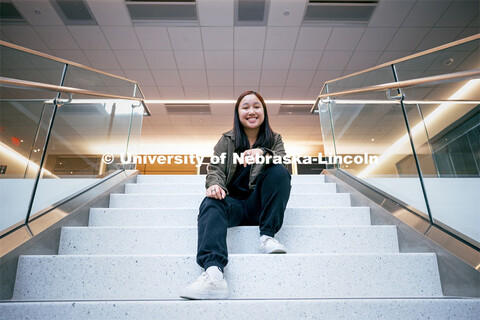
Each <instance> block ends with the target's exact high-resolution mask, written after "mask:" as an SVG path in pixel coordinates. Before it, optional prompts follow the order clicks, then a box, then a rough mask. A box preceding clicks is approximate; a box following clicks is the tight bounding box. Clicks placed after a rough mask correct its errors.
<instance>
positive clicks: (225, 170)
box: [205, 130, 286, 194]
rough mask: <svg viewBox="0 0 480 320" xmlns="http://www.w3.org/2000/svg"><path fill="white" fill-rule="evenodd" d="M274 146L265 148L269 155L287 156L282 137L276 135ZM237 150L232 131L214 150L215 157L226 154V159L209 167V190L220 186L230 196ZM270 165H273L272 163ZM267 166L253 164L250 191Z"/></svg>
mask: <svg viewBox="0 0 480 320" xmlns="http://www.w3.org/2000/svg"><path fill="white" fill-rule="evenodd" d="M273 140H274V141H275V142H274V143H273V146H272V148H271V149H268V148H264V149H265V150H267V153H268V154H270V155H273V156H281V157H283V156H285V155H286V153H285V148H284V146H283V141H282V136H281V135H279V134H277V133H274V136H273ZM234 150H235V141H234V139H233V131H232V130H230V131H228V132H226V133H224V134H223V135H222V137H221V138H220V140H218V142H217V144H216V145H215V148H214V149H213V152H214V155H215V156H218V157H221V155H222V153H225V154H226V158H225V160H224V161H223V163H222V161H220V162H219V163H218V164H213V163H211V162H210V164H209V165H208V167H207V180H206V182H205V187H206V188H207V189H208V188H209V187H211V186H213V185H219V186H220V187H222V189H223V190H225V192H226V193H227V194H228V190H227V185H228V184H229V183H230V181H231V180H232V178H233V176H234V174H235V170H236V169H237V164H235V163H234V162H233V154H234V152H235V151H234ZM270 163H272V162H271V161H270ZM265 166H266V164H252V167H251V169H250V179H249V184H248V187H249V188H250V189H254V188H255V184H256V181H257V178H258V175H259V174H260V173H261V172H262V170H263V169H264V168H265Z"/></svg>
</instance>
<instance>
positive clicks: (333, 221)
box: [89, 207, 370, 227]
mask: <svg viewBox="0 0 480 320" xmlns="http://www.w3.org/2000/svg"><path fill="white" fill-rule="evenodd" d="M197 216H198V207H196V208H195V207H192V208H180V209H177V208H174V209H169V208H163V209H162V208H91V209H90V220H89V225H90V226H98V227H101V226H103V227H106V226H132V227H134V226H196V225H197ZM283 225H284V226H291V225H296V226H305V225H306V226H310V225H317V226H318V225H370V208H368V207H344V208H342V207H331V208H329V207H325V208H287V209H286V210H285V217H284V220H283Z"/></svg>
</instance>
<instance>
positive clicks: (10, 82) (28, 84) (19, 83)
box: [0, 77, 151, 116]
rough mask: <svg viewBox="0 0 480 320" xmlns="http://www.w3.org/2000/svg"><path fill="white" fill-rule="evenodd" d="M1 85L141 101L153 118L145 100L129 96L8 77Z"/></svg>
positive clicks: (0, 81)
mask: <svg viewBox="0 0 480 320" xmlns="http://www.w3.org/2000/svg"><path fill="white" fill-rule="evenodd" d="M0 85H3V86H6V87H11V88H28V89H36V90H43V91H55V92H62V93H67V94H84V95H90V96H95V97H103V98H111V99H122V100H135V101H140V102H141V103H142V105H143V108H144V110H145V112H146V113H147V115H148V116H151V113H150V110H149V109H148V107H147V105H146V104H145V101H144V99H143V98H137V97H127V96H121V95H115V94H109V93H102V92H97V91H92V90H85V89H79V88H73V87H64V86H57V85H54V84H46V83H41V82H35V81H27V80H18V79H12V78H6V77H0Z"/></svg>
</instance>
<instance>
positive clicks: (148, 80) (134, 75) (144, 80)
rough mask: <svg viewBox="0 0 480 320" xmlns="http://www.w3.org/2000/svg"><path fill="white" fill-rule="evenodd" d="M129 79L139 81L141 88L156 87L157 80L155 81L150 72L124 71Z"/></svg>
mask: <svg viewBox="0 0 480 320" xmlns="http://www.w3.org/2000/svg"><path fill="white" fill-rule="evenodd" d="M124 72H125V74H126V75H127V78H128V79H131V80H134V81H137V82H138V84H139V85H140V88H142V90H143V88H144V87H156V85H157V84H156V83H155V80H153V76H152V73H151V72H150V70H124Z"/></svg>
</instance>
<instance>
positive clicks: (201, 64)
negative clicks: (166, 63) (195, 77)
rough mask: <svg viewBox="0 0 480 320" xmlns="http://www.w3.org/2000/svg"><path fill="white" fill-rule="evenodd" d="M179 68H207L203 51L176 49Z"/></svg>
mask: <svg viewBox="0 0 480 320" xmlns="http://www.w3.org/2000/svg"><path fill="white" fill-rule="evenodd" d="M174 54H175V60H176V61H177V66H178V69H205V60H204V58H203V51H174Z"/></svg>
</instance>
